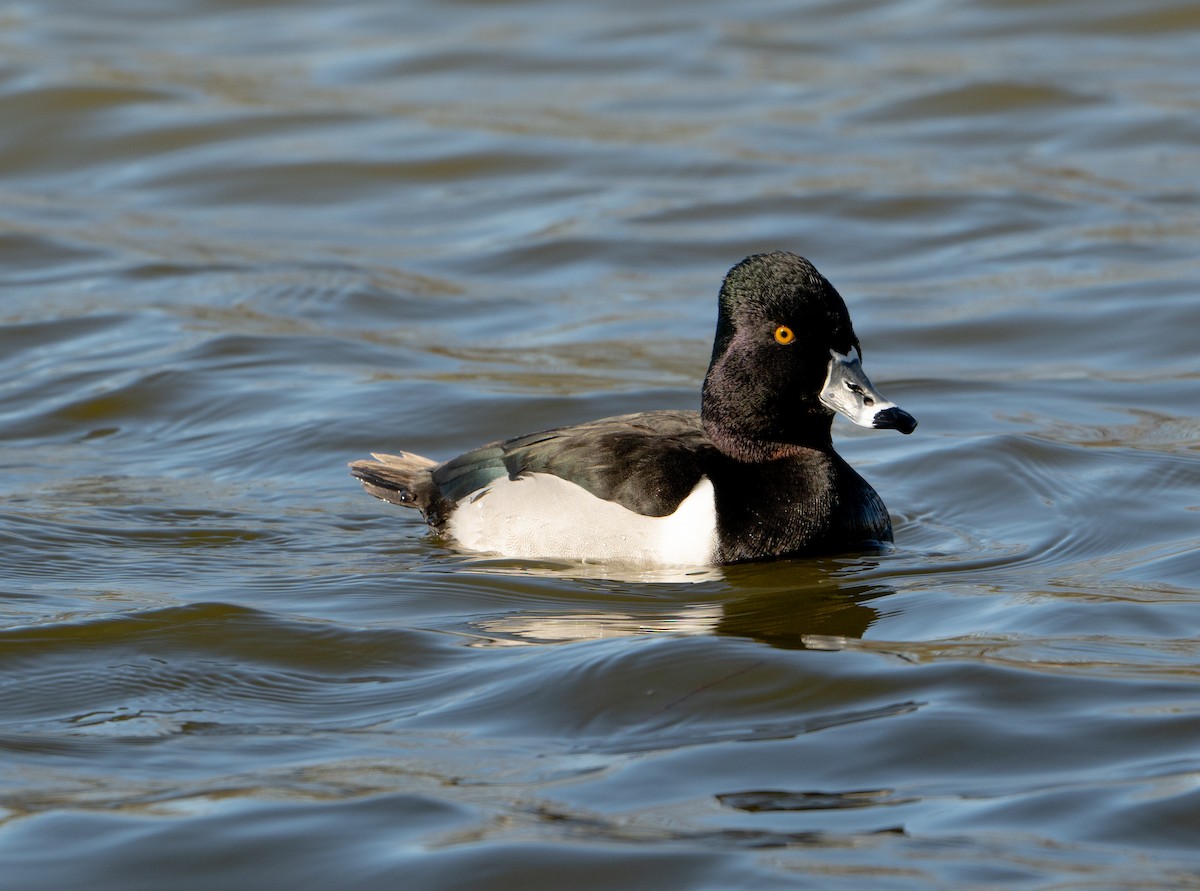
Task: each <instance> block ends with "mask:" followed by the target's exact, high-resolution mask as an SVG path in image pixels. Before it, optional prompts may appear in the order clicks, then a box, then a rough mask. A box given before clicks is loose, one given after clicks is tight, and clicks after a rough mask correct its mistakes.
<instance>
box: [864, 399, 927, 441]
mask: <svg viewBox="0 0 1200 891" xmlns="http://www.w3.org/2000/svg"><path fill="white" fill-rule="evenodd" d="M871 426H872V427H874V428H875V429H876V430H899V431H900V432H901V433H903V434H905V435H906V436H907V435H908V434H909V433H912V432H913V431H914V430H916V429H917V419H916V418H914V417H913V416H912V415H910V414H909V413H908V412H906V411H905V410H904V409H902V408H896V407H895V406H893V407H892V408H885V409H884V410H883V411H881V412H879V413H878V414H876V415H875V418H874V419H873V420H872V421H871Z"/></svg>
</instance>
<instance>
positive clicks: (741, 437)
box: [700, 405, 833, 464]
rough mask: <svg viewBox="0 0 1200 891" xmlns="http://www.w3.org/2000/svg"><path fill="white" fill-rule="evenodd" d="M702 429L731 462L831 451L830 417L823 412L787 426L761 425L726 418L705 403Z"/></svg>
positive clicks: (774, 458)
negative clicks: (731, 459) (732, 460)
mask: <svg viewBox="0 0 1200 891" xmlns="http://www.w3.org/2000/svg"><path fill="white" fill-rule="evenodd" d="M700 419H701V423H702V424H703V425H704V432H705V433H706V434H707V435H708V438H709V439H710V440H712V442H713V444H714V445H715V446H716V447H717V448H718V449H720V450H721V451H722V452H723V453H724V454H726V455H728V456H729V457H730V458H733V459H734V460H735V461H742V462H744V463H747V464H761V463H764V462H767V461H777V460H779V459H781V458H794V457H798V456H800V455H802V454H804V453H806V452H812V451H817V452H831V451H833V437H832V434H831V432H830V428H831V427H832V425H833V418H832V417H831V416H829V415H827V414H825V413H824V412H821V413H819V414H818V413H810V414H808V415H807V416H805V417H803V418H801V419H799V420H802V421H803V423H796V424H791V425H787V426H784V425H778V424H769V425H761V424H755V423H747V422H746V421H745V420H744V419H740V418H738V417H736V416H734V417H730V416H729V414H728V413H722V412H720V411H716V410H713V409H711V408H710V407H709V406H708V405H705V407H704V410H703V411H702V412H701V415H700Z"/></svg>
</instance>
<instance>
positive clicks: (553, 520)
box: [446, 473, 717, 566]
mask: <svg viewBox="0 0 1200 891" xmlns="http://www.w3.org/2000/svg"><path fill="white" fill-rule="evenodd" d="M446 531H447V532H448V533H449V535H450V537H451V538H453V539H454V540H455V542H457V543H458V544H459V545H460V546H461V547H463V548H465V549H467V550H471V551H479V552H481V553H486V554H498V555H500V556H504V557H522V558H528V559H544V560H573V561H580V562H604V563H623V564H627V565H634V566H704V565H708V564H711V563H712V562H713V560H715V559H716V554H717V511H716V500H715V497H714V495H713V486H712V483H711V482H710V481H709V480H708V478H707V477H703V478H701V480H700V482H698V483H697V484H696V487H695V488H694V489H692V491H691V493H690V494H689V495H688V496H687V498H685V499H684V500H683V501H682V502H681V503H680V505H679V507H678V508H677V509H676V510H675V513H673V514H670V515H668V516H665V517H646V516H642V515H641V514H638V513H635V512H634V511H631V510H629V509H628V508H625V507H622V506H621V505H619V504H617V503H615V502H612V501H604V500H603V499H600V498H597V497H596V496H595V495H593V494H592V493H590V492H588V491H587V490H586V489H584V488H583V487H582V486H577V485H576V484H575V483H572V482H568V481H567V480H564V479H562V478H561V477H557V476H554V475H552V474H547V473H530V474H522V475H521V476H519V477H517V478H516V479H515V480H512V479H508V478H507V477H501V478H500V479H498V480H495V481H493V482H491V483H489V484H488V485H486V486H484V487H483V488H482V489H480V490H479V491H478V492H475V493H473V494H472V495H471V496H469V497H468V498H465V499H463V500H462V501H461V502H459V504H458V507H457V508H455V510H454V512H453V513H452V514H451V515H450V520H449V523H448V524H447V529H446Z"/></svg>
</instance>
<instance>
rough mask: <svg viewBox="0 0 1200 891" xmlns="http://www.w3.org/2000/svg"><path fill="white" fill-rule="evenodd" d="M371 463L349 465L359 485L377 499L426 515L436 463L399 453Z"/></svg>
mask: <svg viewBox="0 0 1200 891" xmlns="http://www.w3.org/2000/svg"><path fill="white" fill-rule="evenodd" d="M371 457H372V458H373V459H374V460H373V461H367V460H363V461H352V462H350V465H349V466H350V473H351V474H352V475H353V476H354V477H355V478H357V479H358V481H359V482H361V483H362V485H363V488H364V489H366V490H367V491H368V492H369V493H370V494H372V495H374V496H375V497H376V498H382V499H383V500H384V501H390V502H391V503H392V504H399V505H403V506H404V507H415V508H419V509H420V511H421V513H423V514H428V512H429V507H430V505H431V504H432V502H433V501H434V499H435V495H436V487H435V486H434V483H433V468H435V467H437V462H436V461H431V460H430V459H429V458H423V457H421V456H420V455H414V454H412V453H411V452H401V453H400V454H399V455H377V454H374V453H372V455H371Z"/></svg>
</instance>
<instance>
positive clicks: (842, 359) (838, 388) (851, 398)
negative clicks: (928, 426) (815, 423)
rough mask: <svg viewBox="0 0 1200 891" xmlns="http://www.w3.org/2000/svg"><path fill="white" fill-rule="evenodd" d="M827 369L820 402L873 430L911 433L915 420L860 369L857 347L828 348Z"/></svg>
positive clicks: (861, 425) (915, 423) (914, 426)
mask: <svg viewBox="0 0 1200 891" xmlns="http://www.w3.org/2000/svg"><path fill="white" fill-rule="evenodd" d="M829 354H830V356H831V357H832V358H831V359H830V360H829V373H828V374H827V375H826V376H825V386H824V387H822V388H821V394H820V399H821V404H822V405H824V406H825V407H826V408H829V409H832V410H833V411H835V412H837V413H838V414H839V415H845V416H846V417H847V418H849V419H850V420H851V421H853V422H854V423H855V424H858V426H860V427H872V428H874V429H876V430H899V431H900V432H901V433H912V432H913V430H915V429H916V428H917V420H916V418H914V417H913V416H912V415H910V414H909V413H908V412H906V411H905V410H904V409H902V408H900V406H898V405H896V404H895V403H894V402H889V401H888V400H887V399H884V398H883V395H882V394H881V393H880V392H879V391H878V390H876V389H875V385H874V384H872V383H871V381H870V380H869V379H868V378H867V375H866V374H865V373H864V372H863V370H862V362H861V361H860V360H859V357H858V350H857V349H852V350H850V354H849V355H846V356H843V355H842V354H841V353H839V352H837V351H836V350H830V351H829Z"/></svg>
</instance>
